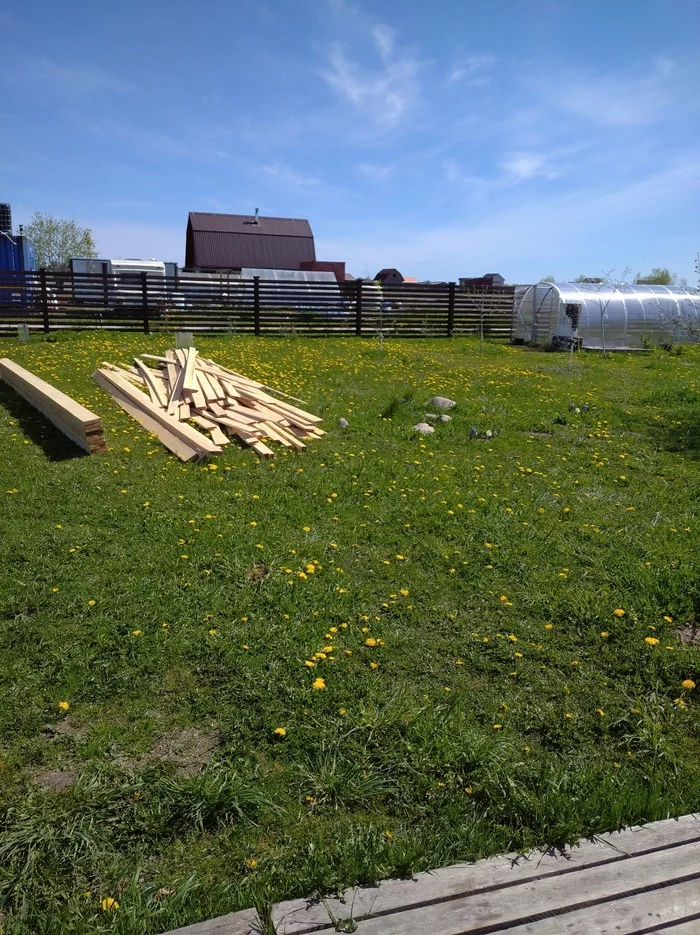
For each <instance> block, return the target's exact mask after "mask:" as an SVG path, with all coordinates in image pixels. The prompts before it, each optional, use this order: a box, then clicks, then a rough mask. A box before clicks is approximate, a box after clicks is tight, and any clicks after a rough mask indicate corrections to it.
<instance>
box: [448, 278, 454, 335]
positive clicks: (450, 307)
mask: <svg viewBox="0 0 700 935" xmlns="http://www.w3.org/2000/svg"><path fill="white" fill-rule="evenodd" d="M448 286H449V291H448V293H447V337H448V338H451V337H452V332H453V331H454V328H455V284H454V283H453V282H451V283H448Z"/></svg>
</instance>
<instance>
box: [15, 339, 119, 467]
mask: <svg viewBox="0 0 700 935" xmlns="http://www.w3.org/2000/svg"><path fill="white" fill-rule="evenodd" d="M0 377H2V379H3V380H4V381H5V383H7V385H8V386H11V387H12V389H13V390H14V391H15V392H16V393H19V395H20V396H22V397H23V398H24V399H26V401H27V402H28V403H29V404H30V406H33V407H34V408H35V409H38V410H39V412H41V413H42V414H43V415H45V416H46V418H47V419H48V420H49V422H52V423H53V424H54V425H55V426H56V428H57V429H59V430H60V431H61V432H63V434H64V435H66V436H67V437H68V438H70V440H71V441H73V442H75V444H76V445H79V446H80V447H81V448H84V449H85V451H87V452H89V453H90V454H101V453H102V452H105V451H107V445H106V444H105V437H104V433H103V431H102V420H101V419H100V417H99V416H96V415H95V413H94V412H90V410H89V409H86V408H85V406H81V404H80V403H77V402H76V401H75V400H74V399H71V397H70V396H67V395H66V394H65V393H63V392H61V390H57V389H56V387H55V386H51V384H50V383H47V382H46V381H45V380H42V379H41V377H38V376H36V374H34V373H32V372H31V371H29V370H25V369H24V367H20V365H19V364H16V363H15V362H14V361H12V360H10V359H9V358H8V357H3V359H2V360H0Z"/></svg>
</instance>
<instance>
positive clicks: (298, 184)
mask: <svg viewBox="0 0 700 935" xmlns="http://www.w3.org/2000/svg"><path fill="white" fill-rule="evenodd" d="M255 172H256V173H257V174H258V175H262V176H264V178H266V179H268V181H270V182H273V183H274V184H276V185H281V186H284V187H285V188H295V189H297V190H306V191H308V190H309V189H315V188H318V187H319V185H322V184H323V183H322V182H321V180H320V179H317V178H314V176H311V175H301V174H300V173H299V172H295V171H294V170H293V169H290V168H289V166H286V165H284V164H283V163H280V162H275V163H270V164H268V165H264V166H259V167H258V168H257V169H255Z"/></svg>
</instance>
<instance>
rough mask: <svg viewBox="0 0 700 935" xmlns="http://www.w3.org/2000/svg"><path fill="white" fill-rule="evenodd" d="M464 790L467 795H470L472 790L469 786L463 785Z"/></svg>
mask: <svg viewBox="0 0 700 935" xmlns="http://www.w3.org/2000/svg"><path fill="white" fill-rule="evenodd" d="M464 791H465V792H466V794H467V795H471V794H472V791H473V790H472V787H471V786H465V787H464Z"/></svg>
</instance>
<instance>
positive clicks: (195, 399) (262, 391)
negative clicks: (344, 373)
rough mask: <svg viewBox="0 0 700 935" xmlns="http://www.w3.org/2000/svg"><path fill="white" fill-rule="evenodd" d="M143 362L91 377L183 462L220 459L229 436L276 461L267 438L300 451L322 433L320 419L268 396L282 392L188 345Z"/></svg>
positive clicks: (104, 369) (105, 367)
mask: <svg viewBox="0 0 700 935" xmlns="http://www.w3.org/2000/svg"><path fill="white" fill-rule="evenodd" d="M142 358H143V359H139V358H138V357H135V358H134V365H133V366H128V367H118V366H115V365H113V364H109V363H103V365H102V367H100V368H99V369H98V370H96V371H95V373H93V375H92V378H93V380H95V381H96V382H97V383H99V385H100V386H101V387H102V388H103V389H105V390H107V392H108V393H110V395H111V396H112V397H113V398H114V399H115V400H116V401H117V402H118V403H119V405H120V406H121V407H122V409H124V410H125V411H126V412H128V413H129V415H130V416H133V418H134V419H137V420H138V421H139V422H140V423H141V425H143V426H144V427H145V428H147V429H148V430H149V431H150V432H153V433H154V434H155V435H157V436H158V438H159V439H160V441H161V442H163V444H164V445H165V446H166V447H167V448H168V449H169V450H170V451H172V452H173V453H174V454H176V455H177V456H178V458H181V459H182V460H183V461H190V460H191V459H198V458H202V457H205V456H207V455H212V454H220V453H221V450H222V446H223V445H226V444H228V442H229V440H230V439H229V436H235V437H237V438H239V439H240V440H241V441H243V442H244V443H245V444H247V445H249V446H250V447H251V448H252V449H253V451H254V452H255V453H256V454H258V455H260V456H261V457H263V458H273V457H274V454H275V453H274V451H273V450H272V449H271V448H269V447H268V446H267V445H266V444H265V441H264V440H271V441H275V442H279V444H281V445H283V446H284V447H285V448H296V449H299V450H301V449H303V448H305V447H306V445H305V444H304V442H303V441H302V439H309V438H320V437H321V436H322V435H324V434H325V433H324V432H323V431H322V430H321V429H320V428H319V427H318V425H319V423H320V422H321V421H322V420H321V419H320V418H319V417H318V416H314V415H311V413H308V412H305V411H304V410H303V409H297V408H296V407H295V406H292V405H291V404H290V403H287V402H283V401H282V400H280V399H277V398H276V397H275V396H271V395H270V393H271V392H277V393H279V391H277V390H271V389H270V387H266V386H265V385H264V384H262V383H256V382H255V380H249V379H248V378H247V377H244V376H242V375H241V374H240V373H236V371H235V370H229V369H228V368H227V367H222V366H220V365H219V364H215V363H214V361H212V360H207V359H206V358H205V357H200V356H199V354H198V353H197V351H196V349H195V348H193V347H189V348H178V349H175V350H169V351H166V352H165V356H163V357H159V356H157V355H154V354H143V355H142ZM145 360H147V361H149V362H151V361H153V362H155V367H153V366H148V364H146V363H144V361H145ZM279 395H286V394H283V393H279ZM287 398H289V399H294V397H287ZM296 401H297V402H300V400H296ZM192 423H193V424H192ZM194 426H197V427H198V428H195V427H194ZM198 429H203V430H204V431H205V432H207V433H208V437H207V435H204V434H203V433H202V432H201V431H199V430H198Z"/></svg>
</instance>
